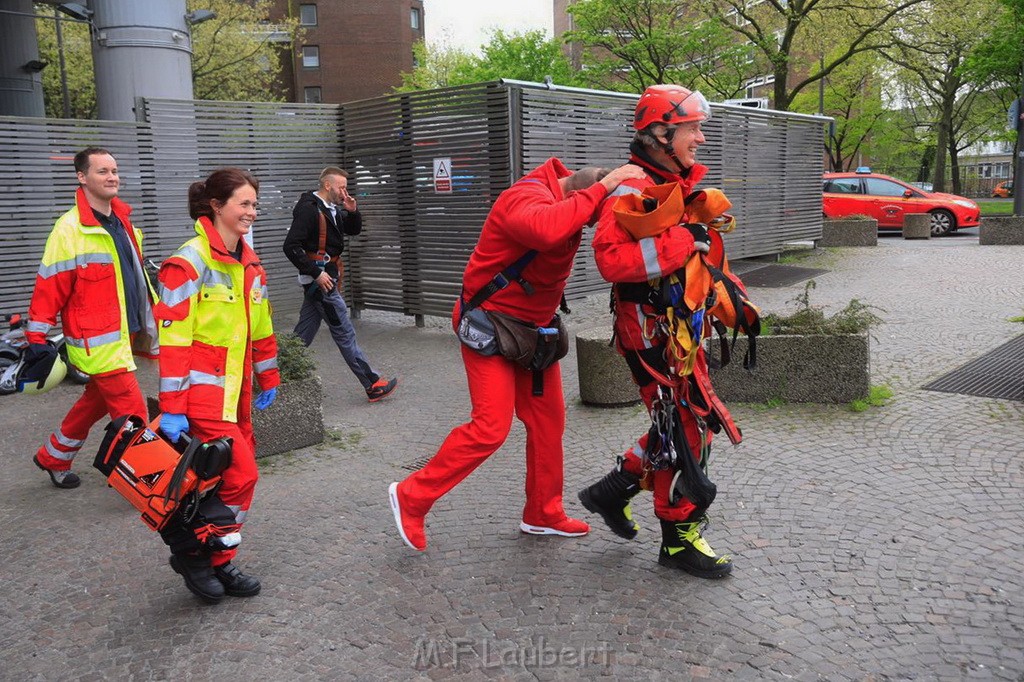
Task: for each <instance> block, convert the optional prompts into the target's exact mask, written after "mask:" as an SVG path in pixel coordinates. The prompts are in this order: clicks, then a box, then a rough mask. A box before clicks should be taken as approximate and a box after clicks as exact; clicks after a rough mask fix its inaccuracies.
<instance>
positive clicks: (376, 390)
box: [366, 377, 398, 403]
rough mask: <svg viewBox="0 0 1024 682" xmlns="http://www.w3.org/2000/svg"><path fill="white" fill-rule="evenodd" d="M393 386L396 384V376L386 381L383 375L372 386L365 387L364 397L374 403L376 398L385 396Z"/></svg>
mask: <svg viewBox="0 0 1024 682" xmlns="http://www.w3.org/2000/svg"><path fill="white" fill-rule="evenodd" d="M395 386H398V377H395V378H394V379H391V380H390V381H388V380H387V379H385V378H384V377H381V378H379V379H377V381H376V383H374V384H373V386H370V387H369V388H368V389H366V397H367V398H368V399H369V401H370V402H371V403H375V402H377V401H378V400H382V399H384V398H386V397H387V396H388V395H389V394H390V393H391V392H392V391H394V390H395Z"/></svg>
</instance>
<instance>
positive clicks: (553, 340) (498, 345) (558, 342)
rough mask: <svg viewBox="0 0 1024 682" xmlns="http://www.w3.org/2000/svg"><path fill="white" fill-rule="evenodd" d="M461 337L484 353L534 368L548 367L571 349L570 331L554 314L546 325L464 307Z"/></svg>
mask: <svg viewBox="0 0 1024 682" xmlns="http://www.w3.org/2000/svg"><path fill="white" fill-rule="evenodd" d="M458 337H459V341H461V342H462V343H463V345H465V346H467V347H468V348H472V349H473V350H475V351H476V352H477V353H480V354H481V355H484V356H490V355H498V354H500V355H501V356H502V357H505V358H507V359H509V360H511V361H512V362H515V363H516V364H518V365H519V366H520V367H523V368H525V369H530V370H534V371H540V370H544V369H547V368H548V367H550V366H551V365H553V364H554V363H556V362H557V361H559V360H561V359H562V358H564V357H565V356H566V354H567V353H568V352H569V335H568V334H567V333H566V332H565V327H564V326H563V325H562V318H561V317H559V316H558V315H555V316H554V317H553V318H551V322H550V323H549V324H548V326H547V327H537V326H535V325H533V324H531V323H529V322H523V321H522V320H520V319H518V318H515V317H512V316H511V315H506V314H504V313H499V312H496V311H494V310H483V309H482V308H472V309H470V310H463V311H462V318H461V319H460V320H459V326H458Z"/></svg>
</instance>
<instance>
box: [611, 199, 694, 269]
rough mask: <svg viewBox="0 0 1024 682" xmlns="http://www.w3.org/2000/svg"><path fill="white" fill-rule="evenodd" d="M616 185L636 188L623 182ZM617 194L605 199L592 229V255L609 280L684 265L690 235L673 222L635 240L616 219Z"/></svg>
mask: <svg viewBox="0 0 1024 682" xmlns="http://www.w3.org/2000/svg"><path fill="white" fill-rule="evenodd" d="M619 187H620V188H622V191H630V190H631V189H632V190H635V188H628V189H627V187H628V186H627V185H625V184H623V185H619ZM616 194H621V192H616ZM616 198H617V197H615V196H611V197H609V198H608V200H607V201H605V202H604V206H602V207H601V217H600V219H599V220H598V224H597V231H596V232H595V233H594V242H593V247H594V259H595V260H596V261H597V269H598V271H599V272H600V273H601V276H602V277H604V278H605V279H606V280H607V281H609V282H646V281H647V280H650V279H654V278H655V277H662V276H664V275H668V274H671V273H673V272H675V271H676V270H678V269H679V268H681V267H683V265H684V264H685V263H686V261H687V259H689V257H690V256H691V255H693V252H694V250H695V249H694V243H693V235H691V234H690V232H689V231H688V230H687V229H686V228H684V227H680V226H678V225H675V226H672V227H670V228H668V229H667V230H665V231H664V232H662V233H661V234H659V235H658V236H656V237H648V238H646V239H640V240H635V239H633V237H632V236H631V235H630V234H629V233H628V232H626V230H625V229H623V228H622V227H620V226H619V224H618V222H617V221H616V220H615V214H614V213H613V212H612V206H614V205H615V199H616Z"/></svg>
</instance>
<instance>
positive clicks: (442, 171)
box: [434, 158, 452, 194]
mask: <svg viewBox="0 0 1024 682" xmlns="http://www.w3.org/2000/svg"><path fill="white" fill-rule="evenodd" d="M434 191H435V192H437V193H438V194H451V192H452V160H451V159H447V158H445V159H434Z"/></svg>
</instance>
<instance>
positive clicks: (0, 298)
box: [0, 116, 156, 313]
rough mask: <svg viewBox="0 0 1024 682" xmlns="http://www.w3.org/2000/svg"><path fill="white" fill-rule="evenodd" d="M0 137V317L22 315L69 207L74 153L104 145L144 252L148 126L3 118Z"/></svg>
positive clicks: (150, 175) (150, 187) (151, 181)
mask: <svg viewBox="0 0 1024 682" xmlns="http://www.w3.org/2000/svg"><path fill="white" fill-rule="evenodd" d="M0 131H2V133H0V154H2V155H3V158H4V159H6V162H5V163H3V164H0V268H2V270H0V311H2V312H5V313H13V312H21V313H25V312H27V311H28V304H29V299H30V298H31V295H32V288H33V286H34V284H35V277H36V272H37V271H38V269H39V261H40V259H41V258H42V256H43V248H44V247H45V245H46V238H47V236H48V235H49V234H50V230H51V229H52V228H53V224H54V222H56V220H57V218H59V217H60V216H61V215H62V214H64V213H65V212H66V211H68V209H70V208H71V207H72V206H73V205H74V202H75V190H76V189H77V188H78V180H77V179H76V177H75V170H74V165H73V161H74V157H75V154H76V153H77V152H79V151H81V150H82V149H84V148H86V147H89V146H98V147H104V148H106V149H109V150H110V152H111V153H112V154H113V155H114V157H115V158H116V159H117V162H118V172H119V175H120V177H121V193H120V196H121V198H122V199H124V200H125V201H127V202H128V203H129V204H131V205H133V206H134V207H135V209H136V210H135V212H134V213H133V214H132V222H133V223H134V224H135V225H136V226H138V227H140V228H142V229H143V230H144V231H146V232H147V241H146V242H145V244H144V246H145V248H147V250H148V249H149V248H150V247H151V240H150V239H149V236H150V235H152V230H153V228H154V227H155V225H156V221H155V219H154V216H153V215H152V214H150V213H147V211H146V210H145V209H144V207H146V206H148V205H149V204H150V203H151V202H152V198H153V192H154V189H155V186H156V178H155V171H154V162H153V154H152V144H151V139H152V138H151V131H150V128H149V126H146V125H139V124H136V123H121V122H112V121H72V120H60V119H44V118H22V117H7V116H5V117H0Z"/></svg>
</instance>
